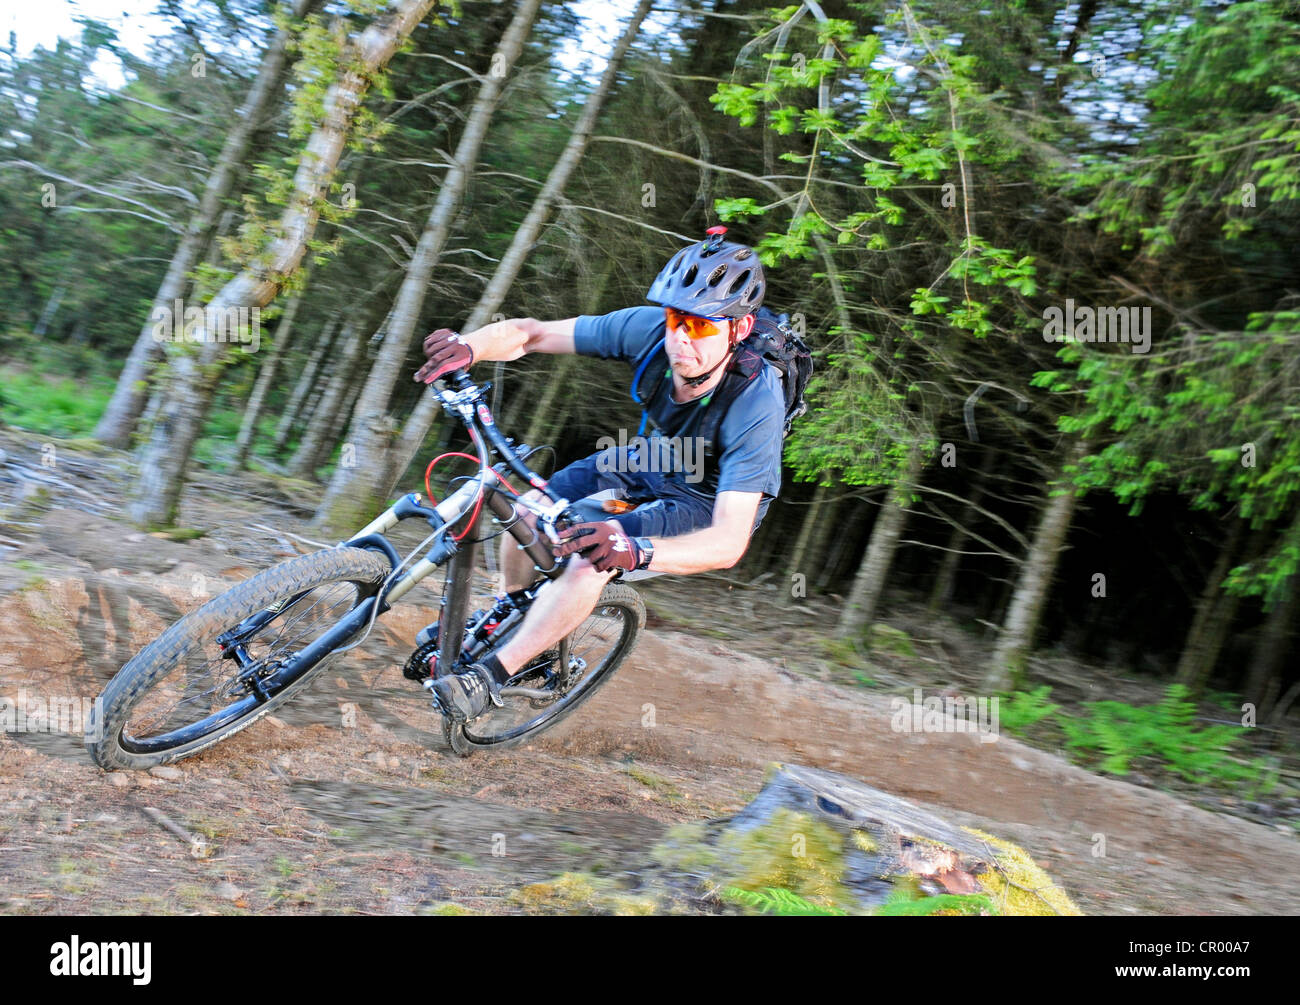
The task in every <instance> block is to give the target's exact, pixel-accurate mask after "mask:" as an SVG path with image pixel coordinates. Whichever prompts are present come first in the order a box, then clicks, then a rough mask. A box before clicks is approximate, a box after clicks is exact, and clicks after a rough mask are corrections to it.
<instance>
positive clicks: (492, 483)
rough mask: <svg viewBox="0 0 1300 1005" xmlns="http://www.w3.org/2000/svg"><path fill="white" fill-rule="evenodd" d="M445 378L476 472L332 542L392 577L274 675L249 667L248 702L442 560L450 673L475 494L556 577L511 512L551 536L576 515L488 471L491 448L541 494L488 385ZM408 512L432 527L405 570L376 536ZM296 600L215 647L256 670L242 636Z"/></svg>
mask: <svg viewBox="0 0 1300 1005" xmlns="http://www.w3.org/2000/svg"><path fill="white" fill-rule="evenodd" d="M447 379H448V382H449V383H451V384H454V390H452V389H450V388H446V387H444V388H442V389H439V388H438V387H437V386H436V384H435V387H434V389H433V393H435V394H437V395H438V397H439V400H440V401H441V402H442V405H443V407H444V409H446V411H447V412H449V413H450V414H453V415H456V416H457V417H459V418H460V419H461V421H462V422H463V423H464V424H465V427H466V429H467V430H468V431H469V434H470V437H471V439H472V440H473V441H474V442H475V443H476V444H477V445H478V446H479V449H480V457H482V459H483V465H482V466H481V468H480V470H479V472H478V474H477V475H474V476H473V477H471V478H470V479H469V480H468V481H467V482H466V483H465V484H464V485H462V486H461V487H460V488H458V489H457V490H456V491H454V492H452V493H451V494H450V495H448V496H447V498H446V499H444V500H442V502H440V503H438V504H437V505H436V506H433V507H429V506H426V505H424V504H423V502H422V500H421V495H420V493H418V492H411V493H408V494H407V495H404V496H402V498H400V499H399V500H398V501H397V502H396V503H394V504H393V505H392V506H390V507H389V508H388V509H387V510H385V511H384V512H383V513H381V514H380V515H379V516H377V517H376V518H375V519H374V520H372V521H371V522H370V523H368V524H367V525H366V526H365V527H363V528H361V530H359V531H357V533H356V534H354V535H353V536H352V537H350V538H348V539H347V540H346V541H343V542H341V543H340V544H339V545H338V547H340V548H344V547H346V548H366V549H369V550H374V551H379V552H381V553H382V554H384V555H385V556H386V557H387V558H388V560H389V562H390V563H391V564H392V567H393V571H394V573H395V575H394V576H390V577H389V579H387V580H385V581H384V583H383V584H381V585H380V587H379V588H378V589H377V590H376V591H375V592H374V593H373V594H371V595H369V596H367V597H364V598H363V599H362V600H361V602H360V603H358V604H357V606H356V607H354V608H352V610H351V611H349V612H348V613H347V614H346V615H345V616H344V617H343V618H342V619H341V620H340V621H339V622H338V623H337V624H335V625H334V626H333V627H331V628H330V629H329V630H328V631H326V632H325V633H324V634H323V635H321V636H320V638H318V639H316V640H315V641H313V642H312V643H310V644H309V645H308V646H307V647H306V648H304V649H302V650H300V651H298V652H296V653H294V654H293V655H292V656H290V657H289V659H287V660H286V661H285V662H284V664H282V665H281V666H280V667H279V668H277V670H276V671H275V673H274V674H272V675H270V676H268V677H265V678H261V677H258V676H256V674H255V673H254V674H250V675H249V678H248V680H247V685H248V687H249V688H250V690H251V691H252V692H253V693H252V696H251V697H254V699H255V700H258V701H265V700H267V699H268V698H269V697H271V693H273V692H274V691H279V690H282V689H283V688H285V687H287V686H289V685H290V684H292V683H293V682H294V681H295V680H297V679H298V678H300V677H302V676H303V675H304V674H307V673H309V672H310V671H311V670H312V669H313V668H314V667H316V666H317V665H318V664H319V663H320V662H321V661H322V660H323V659H324V658H325V657H326V656H328V655H330V654H331V653H333V652H334V651H336V650H338V649H340V648H342V647H344V646H348V647H349V648H350V646H349V645H348V644H349V642H350V640H351V639H352V638H353V637H354V636H355V635H357V634H358V633H359V632H362V631H363V630H364V631H366V632H368V630H369V627H370V626H371V625H372V624H373V623H374V620H375V618H376V617H377V616H378V615H379V614H382V613H383V612H384V611H387V610H389V609H390V608H391V607H392V605H393V603H395V602H396V601H398V600H400V599H401V598H402V597H404V596H405V595H406V594H407V593H409V592H410V591H411V590H412V589H413V588H414V587H415V585H416V584H417V583H419V582H420V581H421V580H422V579H424V578H425V577H426V576H428V575H429V574H430V573H432V572H433V571H434V570H436V569H439V568H441V567H442V566H443V565H449V566H450V568H449V571H448V581H449V583H450V587H449V589H448V591H447V595H445V596H444V597H443V599H442V605H443V606H442V613H441V616H440V618H439V634H438V672H439V674H443V673H448V672H451V671H452V670H453V667H454V664H455V661H456V660H457V659H458V658H459V656H460V653H461V649H462V647H463V644H464V638H465V615H466V612H467V611H468V609H469V594H470V585H471V575H472V570H473V566H474V560H475V557H476V553H477V551H478V543H477V541H475V540H473V537H474V531H475V530H476V528H477V524H478V522H479V520H480V518H481V515H482V511H481V508H480V511H479V512H478V513H475V512H473V510H474V507H475V504H476V502H477V500H478V497H479V495H480V494H482V495H483V502H484V503H485V504H486V506H487V509H488V510H489V511H490V512H491V514H492V515H493V516H494V517H495V518H496V519H497V520H498V521H500V522H501V523H502V524H503V525H504V526H505V528H506V531H507V532H508V533H509V534H511V535H512V536H513V537H514V538H515V539H516V540H517V541H518V542H519V545H520V547H521V548H522V549H523V551H524V552H525V553H527V554H528V556H529V557H530V558H532V560H533V565H534V566H535V568H536V569H537V571H538V572H540V573H541V574H542V575H543V576H545V577H546V578H547V579H555V578H557V577H558V576H559V575H560V573H561V571H562V566H561V564H560V563H559V562H558V561H557V560H556V558H555V556H554V555H553V554H552V553H551V549H550V547H548V546H547V545H546V543H544V541H543V539H542V536H541V534H538V533H534V532H533V530H532V529H531V528H530V527H529V526H528V525H527V524H526V523H525V522H524V521H523V520H522V519H520V518H519V512H518V510H519V507H520V506H521V505H522V506H524V507H525V508H527V509H529V510H531V511H532V512H534V513H536V514H537V516H538V525H539V527H541V528H543V530H544V531H545V533H546V535H547V536H548V537H550V538H551V539H552V540H555V537H556V534H555V532H556V529H557V522H558V521H569V522H578V520H579V517H578V515H577V514H576V513H574V512H573V511H572V510H571V509H570V507H569V503H568V501H567V500H564V499H551V497H550V496H549V495H546V498H548V499H551V505H550V506H540V505H538V504H535V503H528V502H524V501H523V500H522V498H521V497H520V496H519V495H518V494H517V493H516V492H514V491H513V489H511V488H510V487H509V486H508V485H507V484H505V482H504V481H503V480H502V479H500V478H497V477H496V476H495V475H494V474H493V473H492V472H493V471H494V470H495V468H491V469H490V468H489V467H488V466H487V460H488V456H489V454H490V453H495V454H497V455H498V456H500V457H501V463H503V464H504V465H505V466H506V467H508V468H509V469H510V470H511V471H512V472H514V473H515V474H516V475H518V476H519V477H520V478H522V479H523V480H524V481H526V482H527V483H528V484H529V485H530V486H532V487H533V488H536V489H539V490H541V491H542V492H543V494H545V492H546V481H545V479H543V478H542V477H541V476H540V475H538V474H536V473H535V472H533V471H532V470H531V469H529V468H528V466H527V465H526V464H525V463H524V460H523V458H522V457H520V456H519V452H518V449H519V448H517V447H516V446H515V445H514V444H513V443H512V442H511V441H510V440H508V439H507V438H506V437H505V436H504V435H502V433H501V431H500V430H499V429H498V428H497V426H496V423H495V421H494V420H493V418H492V413H491V411H490V410H489V409H488V406H487V402H486V395H487V391H488V390H489V389H490V388H491V384H484V385H483V386H482V387H479V386H477V385H475V384H474V383H473V382H472V381H471V380H470V379H469V375H468V374H467V373H466V372H465V371H464V370H457V371H455V372H454V373H452V374H451V375H449V377H448V378H447ZM489 448H490V449H489ZM497 466H498V467H499V466H500V465H497ZM412 517H420V518H421V519H424V520H426V521H427V522H428V523H429V525H430V526H431V527H432V528H433V529H434V537H435V540H434V542H433V543H432V544H431V545H430V547H429V550H428V552H427V553H426V554H425V555H424V556H423V557H421V558H420V559H419V560H418V561H417V562H415V564H414V565H412V566H411V568H410V569H408V570H405V571H401V572H398V570H399V569H400V568H401V566H402V565H403V564H404V563H403V562H402V560H401V559H400V557H399V556H398V553H397V549H396V548H394V547H393V545H392V543H391V542H390V541H389V540H388V539H387V538H386V537H384V534H385V533H386V532H388V531H389V530H391V529H392V528H393V527H395V526H397V524H398V523H400V522H401V521H402V520H407V519H410V518H412ZM457 526H459V527H460V528H461V530H460V536H461V537H462V538H468V539H469V541H468V543H467V544H464V545H462V544H460V543H459V542H458V541H457V540H455V539H454V538H453V537H452V531H453V530H455V529H456V527H457ZM408 560H409V556H408ZM297 600H298V598H297V597H295V598H292V599H290V600H289V601H288V602H287V603H284V604H281V605H278V606H277V607H275V608H274V609H268V610H265V611H259V612H258V613H257V614H255V615H253V616H252V617H249V618H246V619H245V620H244V621H242V622H241V623H240V624H238V625H236V626H235V627H234V628H232V629H231V630H230V631H228V632H225V633H223V634H222V635H221V636H219V637H218V639H217V641H218V642H219V643H220V644H221V645H222V651H223V654H224V655H226V656H228V657H229V658H232V659H235V660H237V661H238V662H239V663H240V665H241V666H248V667H249V668H250V669H256V663H255V662H254V661H252V660H251V658H250V657H249V656H248V654H247V653H246V652H245V650H244V645H243V643H244V640H246V639H247V638H249V637H251V636H252V635H253V633H254V632H256V631H257V630H258V629H260V628H261V627H262V626H263V625H265V624H266V623H267V622H268V621H270V620H271V619H273V618H275V617H276V616H278V615H279V614H280V613H282V612H283V611H284V610H286V609H287V608H289V607H291V606H292V605H293V604H294V603H296V602H297ZM363 637H364V636H363ZM358 642H359V640H358ZM352 644H354V645H355V644H357V643H352ZM268 689H270V693H268ZM231 712H232V715H233V714H236V713H235V709H234V707H232V709H231ZM238 714H242V713H238Z"/></svg>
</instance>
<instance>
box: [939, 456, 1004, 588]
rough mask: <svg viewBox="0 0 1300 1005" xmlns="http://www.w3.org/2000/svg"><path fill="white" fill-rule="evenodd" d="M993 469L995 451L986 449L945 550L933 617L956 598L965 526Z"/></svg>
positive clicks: (982, 493)
mask: <svg viewBox="0 0 1300 1005" xmlns="http://www.w3.org/2000/svg"><path fill="white" fill-rule="evenodd" d="M992 469H993V451H992V450H990V449H988V448H987V447H986V448H985V449H984V457H983V459H982V460H981V461H980V466H979V469H978V471H977V472H976V475H975V478H974V482H973V484H972V485H971V487H970V495H969V496H968V497H967V499H966V501H965V502H964V503H963V504H962V507H961V512H960V513H959V514H958V516H957V522H956V524H955V525H954V526H953V528H952V533H951V534H950V535H949V536H948V547H947V550H946V551H944V553H943V559H942V560H941V561H940V562H939V572H938V574H937V575H936V576H935V579H934V587H933V589H932V590H931V591H930V606H929V609H930V613H931V614H935V613H937V612H938V611H939V609H940V608H942V607H944V606H945V605H947V603H948V601H949V600H951V599H952V591H953V587H954V586H955V585H956V583H957V570H958V569H960V568H961V558H962V556H961V550H962V547H963V546H964V545H965V544H966V530H965V527H966V524H968V523H970V522H971V521H973V520H974V518H975V509H976V507H977V506H979V504H980V500H981V499H982V498H983V496H984V484H985V482H986V480H987V479H988V475H989V472H990V471H991V470H992Z"/></svg>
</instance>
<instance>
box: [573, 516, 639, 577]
mask: <svg viewBox="0 0 1300 1005" xmlns="http://www.w3.org/2000/svg"><path fill="white" fill-rule="evenodd" d="M552 550H553V551H554V553H555V557H556V558H564V557H565V556H566V555H572V554H573V553H574V552H577V553H579V554H580V555H582V556H583V558H585V559H586V560H587V561H588V562H590V563H591V564H592V565H594V566H595V567H596V570H597V571H598V572H610V571H612V570H614V569H623V570H624V571H626V572H631V571H633V570H634V569H636V568H637V567H638V566H639V565H640V564H641V549H640V548H638V547H637V545H636V541H634V540H633V539H632V538H631V537H629V536H628V534H627V532H626V531H625V530H623V528H622V527H620V526H619V525H618V524H617V523H615V522H614V521H613V520H602V521H600V522H598V523H576V524H574V525H573V526H572V527H570V528H568V529H567V530H565V531H562V532H561V535H560V543H559V544H558V545H557V546H556V547H555V548H554V549H552Z"/></svg>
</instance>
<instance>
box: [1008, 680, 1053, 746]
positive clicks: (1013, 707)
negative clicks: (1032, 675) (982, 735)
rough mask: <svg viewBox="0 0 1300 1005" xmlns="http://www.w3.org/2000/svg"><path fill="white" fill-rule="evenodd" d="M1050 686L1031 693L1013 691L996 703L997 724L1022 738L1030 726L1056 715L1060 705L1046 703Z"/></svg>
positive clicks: (1045, 685)
mask: <svg viewBox="0 0 1300 1005" xmlns="http://www.w3.org/2000/svg"><path fill="white" fill-rule="evenodd" d="M1051 693H1052V686H1051V685H1050V684H1044V685H1043V686H1042V687H1039V688H1035V689H1034V690H1032V691H1014V692H1012V693H1011V694H1010V695H1009V696H1006V697H1003V698H1002V699H1001V700H1000V701H999V702H998V723H999V724H1000V725H1001V727H1002V728H1003V729H1005V730H1007V732H1009V733H1014V734H1015V735H1016V736H1023V735H1024V733H1025V731H1026V730H1028V729H1029V727H1030V726H1033V725H1035V724H1036V723H1039V722H1042V721H1043V720H1044V719H1047V718H1050V717H1051V716H1054V715H1056V713H1057V712H1059V711H1060V710H1061V706H1060V705H1054V704H1052V702H1050V701H1048V697H1049V696H1050V695H1051Z"/></svg>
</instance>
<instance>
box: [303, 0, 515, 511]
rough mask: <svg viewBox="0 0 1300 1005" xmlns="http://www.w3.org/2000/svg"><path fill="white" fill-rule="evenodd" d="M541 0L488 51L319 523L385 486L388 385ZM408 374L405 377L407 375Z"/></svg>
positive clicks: (390, 433)
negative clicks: (347, 459) (346, 460)
mask: <svg viewBox="0 0 1300 1005" xmlns="http://www.w3.org/2000/svg"><path fill="white" fill-rule="evenodd" d="M540 2H541V0H520V2H519V6H518V8H517V9H516V11H515V16H514V18H513V20H511V22H510V26H509V27H508V28H507V29H506V31H505V34H504V35H503V36H502V38H501V43H500V45H499V46H498V48H497V51H496V53H495V55H494V56H493V58H492V64H491V65H492V69H491V70H490V71H489V72H488V73H487V74H485V75H484V76H483V78H482V80H483V82H482V85H481V86H480V87H479V92H478V95H477V97H476V98H475V99H474V105H473V107H472V108H471V110H470V114H469V118H468V119H467V120H466V122H465V131H464V132H463V133H462V134H461V138H460V143H458V144H457V146H456V153H455V156H454V157H453V158H452V166H451V168H450V170H448V172H447V176H446V178H444V179H443V182H442V187H441V188H440V189H439V190H438V198H437V201H436V202H435V203H434V206H433V209H432V210H431V211H430V213H429V218H428V220H427V221H426V222H425V225H424V232H423V233H422V234H421V235H420V240H419V242H418V243H417V244H416V246H415V251H414V252H413V253H412V255H411V260H410V262H409V263H408V264H407V266H406V275H405V277H404V278H403V279H402V285H401V288H400V289H399V290H398V293H397V299H396V301H395V302H394V304H393V310H392V314H391V315H390V318H389V322H388V331H387V334H385V336H384V339H383V342H382V343H381V344H380V347H379V354H378V356H377V357H376V358H375V362H374V364H373V366H371V368H370V374H369V376H368V377H367V378H366V383H365V386H364V387H363V388H362V391H361V397H360V398H359V399H358V401H357V409H356V414H355V415H354V416H353V419H352V425H351V429H350V430H349V431H348V440H349V442H351V443H352V444H354V447H355V451H356V466H355V467H351V468H344V467H343V466H342V465H340V466H339V467H338V468H337V469H336V470H335V472H334V477H333V478H331V479H330V483H329V487H328V488H327V489H326V490H325V497H324V498H323V499H322V500H321V504H320V508H319V509H318V510H317V511H316V518H315V520H314V523H315V524H316V525H317V526H344V525H350V524H353V523H355V522H356V520H357V518H358V517H360V515H361V514H362V513H363V512H366V513H368V512H370V511H371V510H373V509H374V508H375V507H376V506H377V505H378V503H379V501H380V500H381V499H383V498H384V497H385V496H386V495H387V494H388V483H389V478H390V472H391V469H392V468H393V466H394V464H393V457H392V449H393V445H394V441H395V426H396V423H395V420H394V419H393V417H392V416H391V415H389V413H388V409H389V404H390V402H391V401H392V396H393V388H394V386H395V384H396V381H397V379H398V376H399V375H400V372H401V370H402V367H403V364H404V363H405V361H406V353H407V350H408V349H409V348H410V344H411V335H412V333H413V332H414V331H415V327H416V323H417V322H418V321H419V320H420V311H421V309H422V308H423V306H424V297H425V294H426V293H427V292H428V289H429V280H430V277H431V276H432V274H433V270H434V267H435V266H436V265H437V264H438V259H439V258H440V257H441V256H442V252H443V249H444V248H445V247H446V245H447V239H448V238H449V237H450V236H451V228H452V225H453V224H454V223H455V221H456V215H457V213H458V212H459V210H460V205H461V202H462V200H463V198H464V195H465V191H466V189H467V188H468V186H469V181H470V178H471V177H472V176H473V174H474V168H475V166H476V165H477V163H478V155H479V150H480V149H481V148H482V145H483V140H484V138H485V137H486V136H487V130H488V124H489V123H490V122H491V120H492V113H493V112H494V111H495V109H496V103H497V99H498V98H499V97H500V95H501V88H502V86H503V84H504V82H505V77H506V74H507V72H508V71H509V69H510V68H511V67H512V66H514V64H515V60H517V59H518V58H519V53H520V52H521V51H522V49H523V46H524V41H525V40H526V39H527V37H528V33H529V32H530V31H531V29H532V25H533V19H534V18H535V17H536V15H537V8H538V6H539V4H540ZM408 379H409V377H408Z"/></svg>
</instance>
